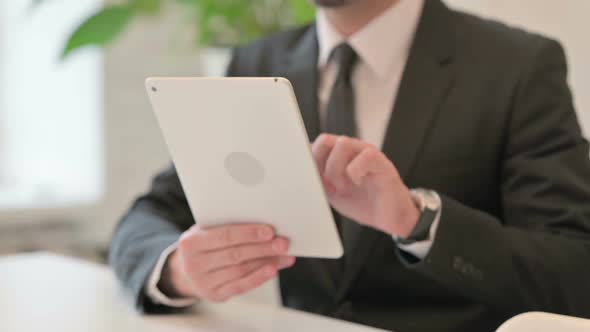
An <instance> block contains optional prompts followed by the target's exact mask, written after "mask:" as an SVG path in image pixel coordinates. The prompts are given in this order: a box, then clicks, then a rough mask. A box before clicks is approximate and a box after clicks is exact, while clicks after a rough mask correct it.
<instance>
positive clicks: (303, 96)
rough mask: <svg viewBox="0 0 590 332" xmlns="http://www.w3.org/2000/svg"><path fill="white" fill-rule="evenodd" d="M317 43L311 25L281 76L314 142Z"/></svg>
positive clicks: (289, 58) (316, 102)
mask: <svg viewBox="0 0 590 332" xmlns="http://www.w3.org/2000/svg"><path fill="white" fill-rule="evenodd" d="M318 52H319V50H318V41H317V36H316V28H315V25H311V26H310V27H309V28H308V29H307V30H306V31H305V32H304V33H303V35H302V37H301V39H300V41H299V42H298V43H297V45H296V46H295V47H294V49H293V50H292V51H291V53H290V55H289V56H288V57H287V59H286V63H285V72H284V74H283V76H284V77H285V78H287V79H288V80H289V81H290V82H291V84H292V85H293V90H294V91H295V96H296V97H297V102H298V103H299V109H300V110H301V116H302V118H303V122H304V123H305V129H306V130H307V136H308V137H309V140H310V141H314V140H315V138H316V137H317V136H318V135H319V132H320V125H319V115H318V68H317V60H318Z"/></svg>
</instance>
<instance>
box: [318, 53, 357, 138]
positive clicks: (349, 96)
mask: <svg viewBox="0 0 590 332" xmlns="http://www.w3.org/2000/svg"><path fill="white" fill-rule="evenodd" d="M332 57H333V58H335V60H336V61H338V76H337V77H336V81H335V82H334V85H333V87H332V93H331V95H330V100H329V101H328V109H327V116H326V126H325V127H326V132H328V133H330V134H334V135H345V136H350V137H355V136H356V135H357V132H356V121H355V119H354V91H353V89H352V83H351V75H352V70H353V68H354V65H355V64H356V61H357V58H358V57H357V54H356V52H355V51H354V50H353V49H352V47H350V45H348V44H340V45H339V46H338V47H336V48H335V49H334V51H333V53H332Z"/></svg>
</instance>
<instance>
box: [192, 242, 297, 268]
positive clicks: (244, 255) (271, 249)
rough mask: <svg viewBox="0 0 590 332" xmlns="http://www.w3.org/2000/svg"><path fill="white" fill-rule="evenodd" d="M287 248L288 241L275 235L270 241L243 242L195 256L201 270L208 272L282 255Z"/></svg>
mask: <svg viewBox="0 0 590 332" xmlns="http://www.w3.org/2000/svg"><path fill="white" fill-rule="evenodd" d="M288 249H289V241H288V240H287V239H286V238H284V237H277V238H275V239H274V240H272V241H268V242H265V243H256V244H244V245H240V246H235V247H230V248H226V249H220V250H217V251H211V252H208V253H204V254H200V255H199V256H197V257H195V261H197V262H198V265H199V269H200V271H201V272H210V271H213V270H215V269H218V268H221V267H226V266H231V265H238V264H241V263H244V262H247V261H249V260H252V259H258V258H265V257H276V256H283V255H285V254H286V253H287V250H288Z"/></svg>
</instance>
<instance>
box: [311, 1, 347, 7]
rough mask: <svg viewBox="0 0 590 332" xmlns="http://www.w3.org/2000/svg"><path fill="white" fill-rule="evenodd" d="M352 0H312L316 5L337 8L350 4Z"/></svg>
mask: <svg viewBox="0 0 590 332" xmlns="http://www.w3.org/2000/svg"><path fill="white" fill-rule="evenodd" d="M352 1H353V0H313V2H314V3H315V4H316V6H319V7H325V8H337V7H342V6H346V5H348V4H350V3H351V2H352Z"/></svg>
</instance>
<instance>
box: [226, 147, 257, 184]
mask: <svg viewBox="0 0 590 332" xmlns="http://www.w3.org/2000/svg"><path fill="white" fill-rule="evenodd" d="M225 170H226V171H227V173H228V174H229V175H230V176H231V177H232V178H233V179H234V180H236V181H237V182H238V183H240V184H242V185H244V186H248V187H252V186H256V185H259V184H261V183H262V181H264V166H262V163H261V162H260V161H258V160H257V159H256V158H254V157H253V156H251V155H250V154H248V153H245V152H232V153H230V154H229V155H227V157H225Z"/></svg>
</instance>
